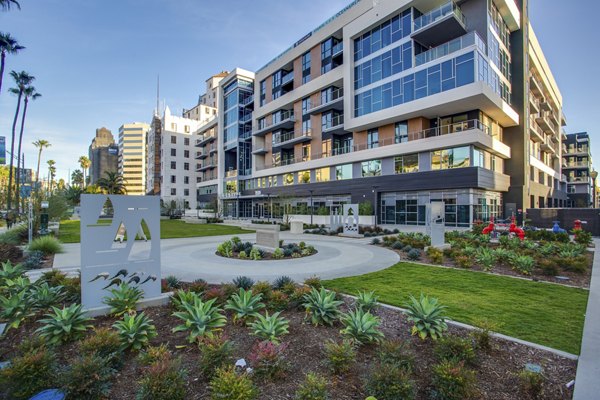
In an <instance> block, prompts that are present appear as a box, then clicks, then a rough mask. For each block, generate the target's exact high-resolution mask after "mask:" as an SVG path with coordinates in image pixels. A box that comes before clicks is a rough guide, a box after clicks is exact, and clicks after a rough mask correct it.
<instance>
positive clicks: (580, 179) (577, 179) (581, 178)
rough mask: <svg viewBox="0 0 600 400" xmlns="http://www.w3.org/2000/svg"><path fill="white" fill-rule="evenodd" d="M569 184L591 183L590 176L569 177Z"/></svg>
mask: <svg viewBox="0 0 600 400" xmlns="http://www.w3.org/2000/svg"><path fill="white" fill-rule="evenodd" d="M567 182H569V183H590V178H589V177H588V176H569V177H567Z"/></svg>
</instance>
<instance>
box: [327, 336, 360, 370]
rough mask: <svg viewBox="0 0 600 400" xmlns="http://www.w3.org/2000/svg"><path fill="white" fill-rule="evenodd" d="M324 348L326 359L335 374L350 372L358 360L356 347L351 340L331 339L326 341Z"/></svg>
mask: <svg viewBox="0 0 600 400" xmlns="http://www.w3.org/2000/svg"><path fill="white" fill-rule="evenodd" d="M324 349H325V357H326V360H325V361H326V363H327V366H328V367H329V369H330V370H331V372H333V373H334V374H343V373H345V372H348V371H349V370H350V368H352V364H354V362H355V361H356V348H355V347H354V343H353V342H352V341H350V340H343V341H342V342H339V343H338V342H335V341H333V340H329V341H327V342H325V345H324Z"/></svg>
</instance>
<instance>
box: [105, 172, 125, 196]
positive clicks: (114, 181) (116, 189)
mask: <svg viewBox="0 0 600 400" xmlns="http://www.w3.org/2000/svg"><path fill="white" fill-rule="evenodd" d="M98 187H100V189H102V191H103V192H105V193H106V194H127V189H126V188H125V182H124V181H123V177H122V176H121V175H119V174H117V173H116V172H106V178H100V179H98Z"/></svg>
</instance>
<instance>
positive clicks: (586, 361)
mask: <svg viewBox="0 0 600 400" xmlns="http://www.w3.org/2000/svg"><path fill="white" fill-rule="evenodd" d="M594 244H595V246H596V252H594V266H593V269H592V281H591V282H590V295H589V298H588V304H587V311H586V313H585V324H584V325H583V340H582V343H581V354H580V356H579V362H578V363H577V376H576V378H575V391H574V392H573V400H590V399H598V398H600V239H594Z"/></svg>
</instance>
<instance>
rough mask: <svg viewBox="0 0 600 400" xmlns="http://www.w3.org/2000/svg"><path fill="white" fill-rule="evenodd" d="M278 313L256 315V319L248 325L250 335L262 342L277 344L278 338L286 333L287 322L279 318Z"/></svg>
mask: <svg viewBox="0 0 600 400" xmlns="http://www.w3.org/2000/svg"><path fill="white" fill-rule="evenodd" d="M279 314H281V313H280V312H276V313H273V315H269V313H268V312H266V313H265V315H261V314H258V315H257V316H256V319H255V320H254V321H253V322H251V323H249V324H248V325H249V326H250V328H251V329H252V334H253V335H254V336H257V337H259V338H260V339H263V340H270V341H271V342H273V343H276V344H277V343H279V337H280V336H283V335H285V334H287V333H288V326H289V322H288V320H287V319H285V318H283V317H280V316H279Z"/></svg>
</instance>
